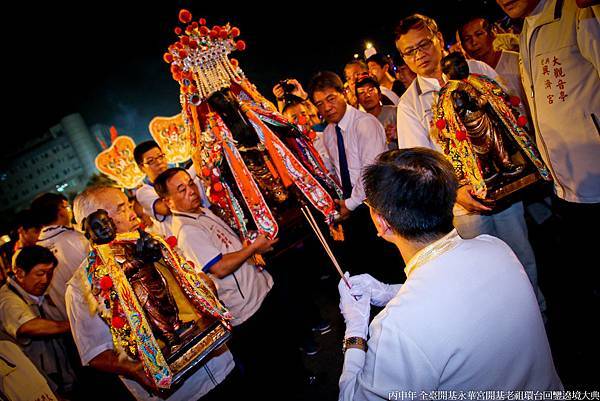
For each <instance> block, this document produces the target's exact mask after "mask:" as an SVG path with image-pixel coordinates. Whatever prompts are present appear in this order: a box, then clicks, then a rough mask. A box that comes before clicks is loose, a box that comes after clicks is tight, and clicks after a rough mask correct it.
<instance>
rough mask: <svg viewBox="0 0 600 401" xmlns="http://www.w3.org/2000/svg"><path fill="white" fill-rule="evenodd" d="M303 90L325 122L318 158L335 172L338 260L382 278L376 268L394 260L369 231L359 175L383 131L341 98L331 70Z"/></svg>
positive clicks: (381, 147)
mask: <svg viewBox="0 0 600 401" xmlns="http://www.w3.org/2000/svg"><path fill="white" fill-rule="evenodd" d="M358 76H359V75H357V77H358ZM355 78H356V77H355ZM309 93H310V96H311V98H312V100H313V103H314V104H315V106H317V108H318V109H319V112H320V114H321V115H322V116H323V117H324V118H325V121H327V123H328V125H327V127H326V128H325V130H324V132H323V136H322V138H323V148H324V149H325V152H324V154H323V155H322V156H323V161H324V163H325V166H326V167H327V168H328V169H329V171H331V173H332V174H335V175H336V176H337V177H338V179H339V182H340V183H341V187H342V191H343V197H344V199H338V200H336V202H337V204H338V206H339V211H340V215H341V219H340V220H341V221H342V225H343V227H344V236H345V239H344V244H343V247H344V259H345V261H344V262H345V263H344V264H345V265H346V266H348V267H349V268H350V269H351V271H353V272H364V271H369V272H371V273H372V274H375V275H378V277H380V278H383V276H379V274H380V273H382V274H385V273H386V271H387V270H388V269H385V268H384V267H383V266H384V265H386V264H388V263H393V264H395V263H399V262H400V261H399V260H397V259H396V258H397V254H396V252H395V251H393V249H388V248H390V247H388V246H387V245H388V244H385V243H384V242H382V241H380V240H379V239H378V238H377V237H375V232H374V231H373V227H372V225H371V224H370V223H369V215H368V210H367V208H366V207H365V206H364V205H363V204H362V202H363V201H364V199H365V192H364V188H363V184H362V181H361V179H360V175H361V173H362V169H363V168H364V167H365V166H367V165H369V164H370V163H372V162H373V161H374V160H375V158H376V157H377V156H378V155H379V154H380V153H382V152H384V151H385V150H386V140H385V131H384V129H383V126H382V125H381V123H380V122H379V121H378V120H377V118H375V117H374V116H372V115H371V114H368V113H364V112H362V111H360V110H357V109H355V108H354V107H352V106H350V105H348V104H346V102H345V100H344V96H343V86H342V80H341V79H340V77H338V76H337V75H336V74H335V73H333V72H329V71H323V72H319V73H318V74H317V75H315V76H314V77H313V79H312V81H311V84H310V87H309ZM344 220H345V221H344ZM365 249H368V250H369V252H365ZM392 252H393V253H392Z"/></svg>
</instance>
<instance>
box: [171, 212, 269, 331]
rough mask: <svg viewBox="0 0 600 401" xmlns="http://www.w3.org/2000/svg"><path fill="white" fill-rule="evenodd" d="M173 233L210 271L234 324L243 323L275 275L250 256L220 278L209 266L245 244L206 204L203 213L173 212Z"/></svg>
mask: <svg viewBox="0 0 600 401" xmlns="http://www.w3.org/2000/svg"><path fill="white" fill-rule="evenodd" d="M173 233H174V234H175V236H176V237H177V244H178V246H179V247H180V248H181V250H182V251H183V253H184V255H185V257H186V258H187V259H188V260H191V261H192V262H193V263H194V264H195V266H196V269H202V271H204V272H205V273H207V274H209V275H210V276H211V278H212V279H213V281H214V282H215V285H216V286H217V291H218V295H219V299H220V300H221V302H223V304H224V305H225V306H226V307H227V308H228V309H229V311H230V312H231V314H232V315H233V320H232V322H231V324H232V325H233V326H237V325H240V324H242V323H244V322H245V321H246V320H248V318H250V316H252V315H253V314H254V313H255V312H256V311H257V310H258V309H259V308H260V305H261V304H262V302H263V300H264V299H265V297H266V296H267V294H268V293H269V291H270V290H271V288H272V287H273V278H272V277H271V275H270V274H269V273H268V272H267V271H266V270H259V269H258V268H257V267H256V266H254V265H253V264H252V263H251V262H250V260H247V261H245V262H244V263H243V264H242V265H241V266H240V268H239V269H237V270H236V271H235V272H233V273H231V274H229V275H227V276H225V277H223V278H218V277H216V276H215V275H213V274H211V273H210V268H211V267H212V266H213V265H214V264H215V263H216V262H218V261H219V260H220V259H221V258H222V257H223V255H224V254H228V253H231V252H237V251H239V250H241V249H242V248H243V245H242V242H241V241H240V239H239V238H238V236H237V234H236V233H235V232H234V231H233V230H232V229H231V227H229V226H228V225H227V224H226V223H225V222H224V221H223V220H221V219H220V218H219V217H217V216H216V215H215V214H214V213H212V212H211V211H210V210H208V209H206V208H202V213H183V212H178V211H174V212H173Z"/></svg>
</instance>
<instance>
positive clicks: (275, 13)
mask: <svg viewBox="0 0 600 401" xmlns="http://www.w3.org/2000/svg"><path fill="white" fill-rule="evenodd" d="M213 3H216V2H213ZM380 3H382V4H394V5H391V6H387V8H386V9H385V10H382V9H381V8H375V7H367V5H366V4H367V3H364V2H363V3H358V4H356V5H355V4H354V3H352V4H351V3H350V2H347V3H346V4H344V6H343V7H340V10H338V11H337V12H336V11H335V10H333V9H328V10H321V9H317V8H311V7H310V5H309V3H299V2H298V3H289V4H293V7H287V8H286V7H281V8H277V7H274V6H272V5H268V6H267V5H266V4H267V3H258V2H256V3H254V4H255V6H254V8H251V7H249V6H246V7H244V8H238V7H237V6H235V5H234V4H233V3H232V2H227V3H226V4H227V6H223V7H222V8H221V9H217V8H214V7H213V8H207V7H206V6H205V5H206V4H207V2H205V1H203V2H199V1H196V3H195V5H194V4H193V2H191V1H165V0H163V1H160V2H155V3H151V2H144V3H142V2H125V1H121V2H113V1H103V2H79V3H76V4H72V5H66V4H63V3H62V2H49V3H46V4H44V5H39V6H37V5H36V6H35V7H34V8H33V9H31V10H24V11H22V12H21V13H19V14H16V15H13V16H10V15H6V18H9V19H10V18H12V19H13V21H12V22H11V27H13V28H12V30H11V32H10V36H9V37H10V38H11V39H10V42H11V46H10V48H9V49H10V50H9V51H8V49H6V50H5V51H8V53H7V57H5V59H6V60H7V61H10V63H9V65H10V66H11V67H12V69H13V71H15V70H16V71H15V72H16V75H11V76H10V77H11V78H8V79H9V80H11V79H13V78H12V77H14V78H17V77H18V81H15V82H18V85H19V87H18V88H16V90H15V91H14V93H15V94H16V95H17V96H16V102H12V101H11V102H10V103H11V106H13V107H15V110H16V113H17V116H19V118H21V121H20V123H19V127H20V128H19V135H10V136H7V135H4V137H5V139H6V140H7V141H8V144H9V145H10V144H13V143H15V142H16V141H19V142H20V141H22V140H23V139H24V138H31V137H35V136H38V135H41V134H42V133H43V132H45V131H46V130H47V129H48V128H49V127H50V126H52V125H54V124H56V123H57V122H59V121H60V119H61V118H62V117H63V116H65V115H67V114H70V113H73V112H79V113H81V114H82V115H83V117H84V119H85V120H86V122H87V124H88V126H91V125H93V124H96V123H102V124H106V125H115V126H117V127H118V128H119V129H120V132H121V133H122V134H129V135H134V136H137V137H139V136H141V135H149V133H148V131H147V126H148V122H149V121H150V119H151V118H152V117H153V116H156V115H163V116H169V115H174V114H177V113H178V112H179V111H180V105H179V98H178V93H179V92H178V86H177V84H176V82H175V81H173V80H172V79H171V77H170V73H169V71H168V65H167V64H165V63H164V62H163V61H162V54H163V53H164V52H165V50H166V48H167V47H168V45H169V44H170V43H171V42H173V41H174V40H175V37H176V36H175V34H174V33H173V28H174V27H175V26H177V24H178V21H177V13H178V10H179V9H180V8H186V9H189V10H190V11H191V12H192V14H193V16H194V19H195V20H197V19H198V18H200V17H205V18H206V19H207V21H208V25H209V26H212V25H214V24H219V25H222V24H224V23H226V22H228V21H229V22H231V24H232V25H233V26H237V27H239V28H240V30H241V36H240V38H241V39H243V40H245V41H246V43H247V49H246V51H244V52H236V53H234V56H233V57H236V58H238V59H239V60H240V65H241V67H242V69H243V70H244V72H245V73H246V75H247V76H248V77H249V78H250V80H251V81H252V82H253V83H255V84H256V85H257V86H258V88H259V90H260V91H261V92H262V93H263V94H264V95H267V96H268V97H272V94H271V88H272V86H273V85H274V84H275V83H276V82H277V81H279V80H280V79H283V78H289V77H296V78H298V79H299V80H300V82H302V83H304V84H305V85H306V83H307V81H308V79H309V78H310V76H311V75H313V74H314V73H315V72H317V71H319V70H324V69H329V70H333V71H335V72H338V73H341V72H342V68H343V65H344V64H345V63H346V62H347V61H349V60H350V59H351V58H352V55H353V54H354V53H362V51H363V50H364V45H365V42H366V41H371V42H373V44H374V45H375V47H376V48H377V49H378V50H379V52H383V53H386V54H390V55H393V56H396V54H397V52H396V50H395V48H394V43H393V29H394V26H395V25H396V23H397V22H398V20H399V19H400V18H402V17H404V16H406V15H408V14H410V13H413V12H421V13H424V14H427V15H430V16H432V17H434V18H435V19H436V20H437V22H438V24H439V25H440V27H441V29H442V31H443V32H444V34H445V35H444V36H445V38H446V40H447V41H448V40H449V39H450V38H452V37H453V31H454V30H455V26H456V23H457V21H459V20H460V19H461V18H462V17H464V16H465V15H480V14H485V15H492V16H494V17H497V16H499V15H500V13H499V9H498V7H497V6H496V4H495V2H494V1H493V0H488V1H482V0H452V1H445V2H444V4H443V5H442V4H441V3H442V2H425V1H414V0H402V1H397V2H394V3H391V2H386V1H384V2H380ZM223 4H225V2H223ZM258 4H261V5H260V6H259V5H258ZM281 4H285V3H281ZM317 4H318V3H317ZM368 4H369V5H371V4H375V3H374V2H369V3H368ZM25 7H28V6H25ZM257 11H260V13H258V12H257ZM25 12H27V13H29V14H25ZM2 148H3V149H4V150H5V149H6V147H2Z"/></svg>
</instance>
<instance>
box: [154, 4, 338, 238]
mask: <svg viewBox="0 0 600 401" xmlns="http://www.w3.org/2000/svg"><path fill="white" fill-rule="evenodd" d="M179 20H180V22H182V23H184V24H186V26H185V27H184V28H183V29H182V28H180V27H177V28H175V32H176V34H177V35H178V40H177V42H175V43H174V44H172V45H171V46H169V49H168V52H167V53H165V55H164V57H163V58H164V60H165V61H166V62H167V63H169V64H170V68H171V73H172V75H173V78H174V79H175V80H176V81H177V82H178V83H179V85H180V88H181V94H180V101H181V105H182V116H183V119H184V121H185V123H186V125H187V126H188V129H189V131H190V132H191V140H192V148H193V149H194V152H193V153H194V156H193V160H194V164H195V166H196V171H198V172H199V175H200V176H201V177H202V179H203V180H204V182H205V184H206V187H207V188H208V191H209V199H210V201H211V203H212V205H213V207H211V209H213V211H214V212H215V213H216V214H218V215H219V217H221V218H222V219H223V220H224V221H226V222H227V223H228V224H229V225H230V226H231V227H232V228H233V229H234V230H235V231H236V232H237V233H238V234H239V235H240V237H241V238H242V239H243V240H245V241H246V242H248V241H251V240H252V237H253V236H254V235H255V234H256V233H259V234H263V235H265V236H266V237H268V238H274V237H275V236H277V234H278V232H279V226H280V225H282V224H285V225H286V229H285V230H284V231H285V232H286V233H289V232H290V231H292V230H293V228H294V226H295V224H294V221H295V218H294V217H298V215H299V210H300V207H301V206H307V207H311V208H312V209H313V210H316V211H317V212H318V213H320V214H322V216H323V217H324V220H325V221H326V222H327V223H328V224H331V223H332V222H333V221H334V218H335V217H336V214H337V212H336V210H335V203H334V200H333V198H334V197H340V196H341V190H340V187H339V185H338V183H337V182H336V179H335V178H333V176H332V175H331V174H329V172H328V171H327V170H326V169H325V166H324V164H323V161H322V160H321V158H320V156H319V154H318V153H317V151H316V150H315V148H314V146H313V144H312V139H311V136H310V134H309V133H308V132H306V131H304V130H302V129H301V128H299V127H298V126H296V125H294V124H291V123H290V122H289V121H288V120H287V119H286V118H285V117H284V116H283V115H281V114H279V113H278V112H277V111H276V109H275V108H274V106H273V105H272V104H271V103H270V102H268V101H267V100H266V99H265V98H264V97H263V96H262V95H261V94H260V93H258V91H257V90H256V88H255V87H254V86H253V85H252V84H251V83H250V81H248V79H247V78H246V77H245V76H244V73H243V72H242V70H241V69H240V68H239V66H238V62H237V60H235V59H229V58H228V55H229V54H230V53H231V52H232V51H234V50H244V48H245V46H246V45H245V43H244V42H243V41H241V40H237V39H236V38H237V37H238V36H239V34H240V31H239V29H238V28H235V27H231V26H230V25H229V24H227V25H225V26H214V27H212V28H208V27H207V25H206V21H205V20H204V19H203V18H201V19H200V20H199V21H198V22H196V21H192V16H191V14H190V13H189V11H187V10H181V12H180V13H179ZM299 216H300V217H298V218H300V219H301V218H302V217H301V215H299Z"/></svg>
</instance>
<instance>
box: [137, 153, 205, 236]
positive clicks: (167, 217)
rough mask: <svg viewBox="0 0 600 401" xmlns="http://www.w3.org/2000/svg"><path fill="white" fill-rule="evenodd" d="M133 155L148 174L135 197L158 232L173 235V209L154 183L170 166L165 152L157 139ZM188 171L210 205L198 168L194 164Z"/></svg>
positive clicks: (163, 234)
mask: <svg viewBox="0 0 600 401" xmlns="http://www.w3.org/2000/svg"><path fill="white" fill-rule="evenodd" d="M133 157H134V159H135V161H136V163H137V165H138V167H139V168H140V170H142V171H143V172H144V174H146V180H145V181H144V183H143V184H142V186H141V187H139V188H138V189H137V190H136V191H135V198H136V199H137V201H138V202H139V203H140V205H141V206H142V208H143V209H144V213H146V214H147V215H148V216H150V218H151V219H152V222H153V225H156V231H157V234H159V235H161V236H163V237H165V238H167V237H170V236H171V235H173V232H172V230H171V224H172V217H171V210H170V209H169V207H168V206H167V205H166V204H165V203H164V202H163V201H162V200H161V199H160V198H159V196H158V194H157V193H156V190H155V189H154V184H153V182H154V180H155V179H156V177H158V175H159V174H160V173H162V172H163V171H165V170H166V169H168V168H169V165H168V164H167V160H166V157H165V154H164V153H163V151H162V150H161V148H160V147H159V146H158V144H157V143H156V142H155V141H145V142H142V143H140V144H138V145H137V146H136V147H135V149H134V150H133ZM188 172H189V173H190V175H191V176H192V178H194V181H195V183H196V185H197V186H198V189H199V192H200V196H201V197H202V204H203V205H204V206H205V207H208V206H210V202H209V201H208V198H207V197H206V191H205V190H204V185H203V184H202V182H201V181H200V178H199V177H197V173H196V169H194V166H193V165H192V166H191V167H190V168H189V169H188Z"/></svg>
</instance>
